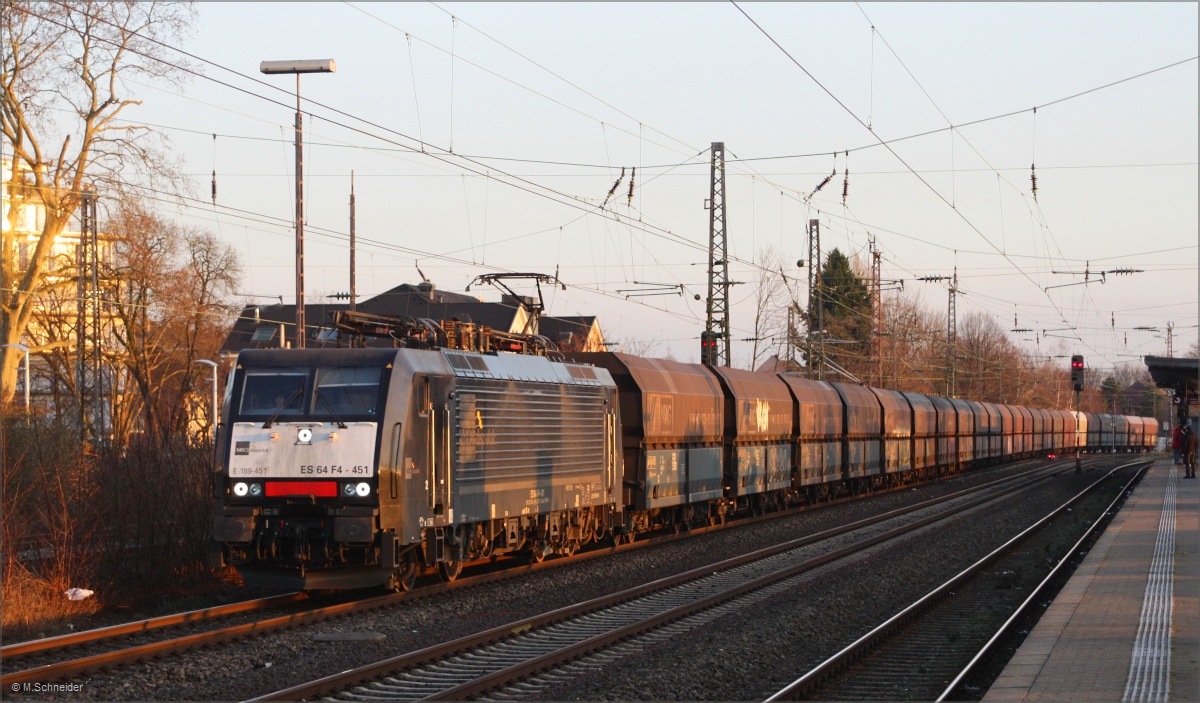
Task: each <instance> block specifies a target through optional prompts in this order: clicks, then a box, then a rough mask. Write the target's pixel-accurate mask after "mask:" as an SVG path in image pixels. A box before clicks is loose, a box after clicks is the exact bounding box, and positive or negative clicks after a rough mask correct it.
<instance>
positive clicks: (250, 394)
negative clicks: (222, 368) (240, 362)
mask: <svg viewBox="0 0 1200 703" xmlns="http://www.w3.org/2000/svg"><path fill="white" fill-rule="evenodd" d="M307 381H308V371H307V370H305V369H299V368H288V367H283V368H265V369H247V370H246V382H245V384H244V385H243V387H242V401H241V404H240V407H239V410H238V412H239V413H241V414H242V415H265V416H270V415H274V414H276V413H279V414H280V415H299V414H300V413H301V412H302V411H303V409H304V387H305V384H306V383H307Z"/></svg>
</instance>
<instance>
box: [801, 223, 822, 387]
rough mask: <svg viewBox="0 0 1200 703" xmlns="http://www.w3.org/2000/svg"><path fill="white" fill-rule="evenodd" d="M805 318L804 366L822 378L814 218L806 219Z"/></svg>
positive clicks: (818, 258)
mask: <svg viewBox="0 0 1200 703" xmlns="http://www.w3.org/2000/svg"><path fill="white" fill-rule="evenodd" d="M814 318H815V319H814ZM805 319H806V321H807V326H808V334H806V335H805V342H804V353H805V357H806V359H805V362H804V363H805V368H806V369H807V372H808V377H809V378H824V377H825V364H824V359H825V338H824V336H823V335H822V334H821V332H822V330H823V329H824V326H825V324H824V323H825V296H824V295H823V290H822V288H821V222H820V220H816V219H813V220H809V221H808V311H807V314H806V316H805ZM814 322H815V323H816V326H815V327H814V326H813V323H814ZM814 333H815V334H816V337H817V338H816V340H815V344H814V340H813V334H814Z"/></svg>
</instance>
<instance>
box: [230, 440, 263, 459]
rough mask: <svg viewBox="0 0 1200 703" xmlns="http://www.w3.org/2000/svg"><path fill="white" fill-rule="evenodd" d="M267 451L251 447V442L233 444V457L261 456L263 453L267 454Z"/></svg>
mask: <svg viewBox="0 0 1200 703" xmlns="http://www.w3.org/2000/svg"><path fill="white" fill-rule="evenodd" d="M265 451H267V449H266V447H259V448H257V449H255V448H254V447H252V446H250V442H234V443H233V455H234V456H249V455H250V454H261V453H262V452H265Z"/></svg>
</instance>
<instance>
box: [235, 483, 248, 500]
mask: <svg viewBox="0 0 1200 703" xmlns="http://www.w3.org/2000/svg"><path fill="white" fill-rule="evenodd" d="M249 492H250V487H249V486H247V485H246V484H244V483H242V482H241V481H238V482H237V483H235V484H233V494H234V495H235V496H237V497H239V498H241V497H242V496H244V495H246V494H247V493H249Z"/></svg>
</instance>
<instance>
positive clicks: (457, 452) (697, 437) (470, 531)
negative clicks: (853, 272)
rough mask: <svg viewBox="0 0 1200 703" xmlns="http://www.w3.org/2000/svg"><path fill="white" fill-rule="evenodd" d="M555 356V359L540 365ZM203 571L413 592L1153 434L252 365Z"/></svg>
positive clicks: (977, 412)
mask: <svg viewBox="0 0 1200 703" xmlns="http://www.w3.org/2000/svg"><path fill="white" fill-rule="evenodd" d="M552 357H553V358H552ZM222 417H223V419H224V421H223V423H222V424H221V429H220V432H219V434H218V441H217V449H216V467H215V473H214V484H213V485H214V499H215V514H214V526H213V537H212V542H211V544H210V555H211V561H212V562H213V563H214V565H225V564H231V565H233V566H235V567H236V568H237V569H238V570H239V571H240V573H241V574H242V576H243V578H244V580H245V581H246V583H247V584H251V585H263V586H274V587H289V588H298V589H340V588H360V587H372V586H380V585H382V586H384V587H386V588H389V589H394V590H406V589H409V588H411V587H412V586H413V583H414V581H415V579H416V577H417V575H418V574H419V573H421V572H422V570H423V569H424V568H426V567H436V569H437V572H438V574H439V575H440V576H441V578H442V579H443V580H453V579H454V578H455V577H457V576H458V574H459V573H460V572H461V570H462V567H463V564H464V563H466V562H469V561H473V560H480V559H486V558H489V557H497V556H500V555H514V556H520V557H523V558H524V559H528V560H530V561H533V562H537V561H541V560H542V559H544V558H546V557H548V556H550V555H554V554H558V555H570V554H572V553H574V552H575V551H576V550H578V549H580V548H581V547H583V546H584V545H587V544H588V543H590V542H598V541H601V540H611V541H613V542H617V543H620V542H622V541H628V540H632V539H633V538H634V537H635V536H636V535H637V534H638V533H642V532H648V531H652V530H679V529H686V528H687V527H689V526H692V525H698V524H717V523H720V522H722V521H724V520H725V519H726V518H727V517H728V516H730V515H731V514H734V513H739V512H763V511H766V510H769V509H774V508H780V507H784V506H788V505H796V504H801V503H814V502H819V501H823V500H829V499H832V498H836V497H842V496H848V495H854V494H862V493H869V492H871V491H875V490H879V489H882V488H887V487H893V486H898V485H902V484H905V483H909V482H914V481H918V480H925V479H929V478H934V477H938V476H943V475H948V474H952V473H956V472H960V471H963V470H965V469H967V468H970V467H973V466H978V465H984V464H990V463H996V462H1002V461H1013V460H1018V459H1028V458H1035V457H1040V456H1048V455H1052V454H1055V453H1066V452H1073V451H1074V450H1075V449H1076V448H1077V447H1078V448H1080V449H1081V450H1082V451H1086V452H1145V451H1151V450H1152V448H1153V447H1154V445H1155V440H1156V436H1157V433H1158V423H1157V421H1156V420H1154V419H1152V418H1142V417H1131V416H1126V415H1107V414H1096V413H1076V412H1070V411H1063V410H1043V409H1038V408H1026V407H1020V406H1012V405H1001V404H995V403H981V402H975V401H972V400H965V399H962V398H942V397H939V396H930V395H923V394H919V393H900V392H896V391H889V390H884V389H881V388H872V387H868V386H863V385H855V384H847V383H834V382H825V381H814V380H809V379H806V378H803V377H800V376H797V375H789V374H769V373H755V372H750V371H742V370H737V369H731V368H725V367H717V366H704V365H699V364H686V363H680V362H676V361H669V360H665V359H650V358H641V357H637V356H632V355H629V354H622V353H607V352H605V353H575V354H567V355H555V354H552V355H551V356H550V357H548V356H545V355H531V354H513V353H506V352H496V351H492V352H490V353H478V352H472V351H464V350H455V349H450V348H436V349H429V348H425V349H422V348H351V349H311V350H246V351H243V352H241V353H240V354H239V356H238V357H237V362H236V365H235V368H234V370H233V372H232V373H231V374H230V378H229V382H228V385H227V388H226V392H225V402H224V407H223V415H222Z"/></svg>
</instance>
